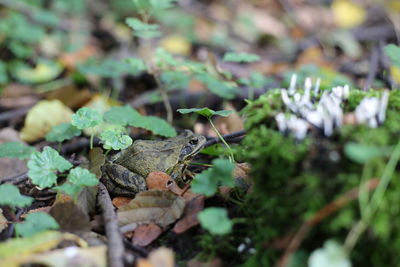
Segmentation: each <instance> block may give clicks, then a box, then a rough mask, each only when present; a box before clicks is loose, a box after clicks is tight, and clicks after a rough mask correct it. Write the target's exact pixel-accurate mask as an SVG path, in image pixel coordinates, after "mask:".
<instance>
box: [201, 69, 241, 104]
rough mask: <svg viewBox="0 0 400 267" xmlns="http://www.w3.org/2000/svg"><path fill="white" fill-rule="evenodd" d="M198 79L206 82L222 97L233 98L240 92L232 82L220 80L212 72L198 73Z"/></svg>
mask: <svg viewBox="0 0 400 267" xmlns="http://www.w3.org/2000/svg"><path fill="white" fill-rule="evenodd" d="M196 79H198V80H199V81H201V82H202V83H204V85H205V86H206V87H207V88H208V90H210V91H211V92H212V93H213V94H215V95H217V96H219V97H222V98H226V99H233V98H235V96H236V94H237V92H238V89H237V88H236V87H235V86H233V85H232V84H230V83H228V82H225V81H221V80H218V79H217V78H215V77H214V76H212V75H210V74H198V75H196Z"/></svg>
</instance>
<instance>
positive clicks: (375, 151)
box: [344, 142, 393, 164]
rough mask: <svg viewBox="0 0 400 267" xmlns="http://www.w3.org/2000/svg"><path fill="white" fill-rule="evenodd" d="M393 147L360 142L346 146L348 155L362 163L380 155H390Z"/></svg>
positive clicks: (345, 150)
mask: <svg viewBox="0 0 400 267" xmlns="http://www.w3.org/2000/svg"><path fill="white" fill-rule="evenodd" d="M392 151H393V148H391V147H379V146H371V145H365V144H358V143H353V142H350V143H347V144H346V145H345V147H344V153H345V154H346V156H347V157H348V158H349V159H351V160H353V161H355V162H357V163H360V164H364V163H367V162H368V161H369V160H371V159H374V158H379V157H388V156H390V154H391V153H392Z"/></svg>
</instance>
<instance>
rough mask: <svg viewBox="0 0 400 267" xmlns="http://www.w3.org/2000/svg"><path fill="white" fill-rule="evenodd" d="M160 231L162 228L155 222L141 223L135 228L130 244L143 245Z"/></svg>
mask: <svg viewBox="0 0 400 267" xmlns="http://www.w3.org/2000/svg"><path fill="white" fill-rule="evenodd" d="M162 232H163V230H162V229H161V228H160V226H158V225H157V224H154V223H149V224H142V225H140V226H139V227H137V228H136V229H135V233H134V234H133V238H132V244H134V245H135V246H141V247H145V246H147V245H149V244H150V243H151V242H153V241H154V240H155V239H156V238H157V237H159V236H160V235H161V233H162Z"/></svg>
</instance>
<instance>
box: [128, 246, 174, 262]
mask: <svg viewBox="0 0 400 267" xmlns="http://www.w3.org/2000/svg"><path fill="white" fill-rule="evenodd" d="M173 266H175V257H174V252H173V251H172V250H171V249H169V248H165V247H160V248H158V249H156V250H153V251H152V252H151V253H150V254H149V257H148V258H147V259H139V260H138V262H137V264H136V267H173Z"/></svg>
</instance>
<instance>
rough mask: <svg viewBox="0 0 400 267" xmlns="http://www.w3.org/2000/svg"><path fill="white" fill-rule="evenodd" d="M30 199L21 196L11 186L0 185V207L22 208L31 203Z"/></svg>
mask: <svg viewBox="0 0 400 267" xmlns="http://www.w3.org/2000/svg"><path fill="white" fill-rule="evenodd" d="M32 201H33V199H32V198H31V197H27V196H23V195H21V193H20V192H19V190H18V187H16V186H15V185H12V184H2V185H0V205H7V206H11V207H18V208H22V207H25V206H28V205H30V204H31V203H32Z"/></svg>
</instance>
